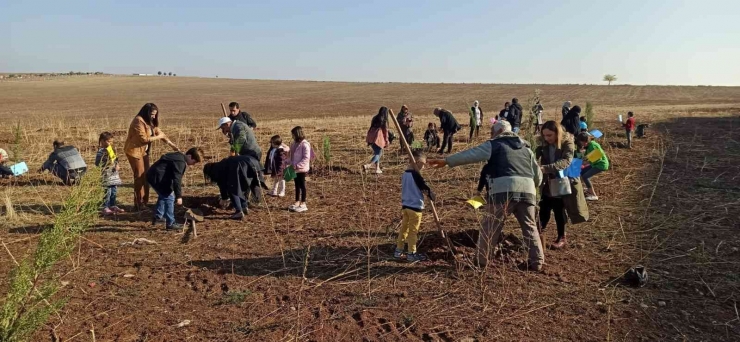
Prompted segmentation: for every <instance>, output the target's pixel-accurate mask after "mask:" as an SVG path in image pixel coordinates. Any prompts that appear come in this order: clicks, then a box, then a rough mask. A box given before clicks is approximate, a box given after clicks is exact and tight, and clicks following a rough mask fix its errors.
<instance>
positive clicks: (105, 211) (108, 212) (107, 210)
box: [100, 208, 115, 216]
mask: <svg viewBox="0 0 740 342" xmlns="http://www.w3.org/2000/svg"><path fill="white" fill-rule="evenodd" d="M100 213H101V214H103V216H110V215H113V214H115V212H114V211H113V210H111V209H110V208H103V210H101V211H100Z"/></svg>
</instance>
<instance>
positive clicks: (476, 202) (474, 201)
mask: <svg viewBox="0 0 740 342" xmlns="http://www.w3.org/2000/svg"><path fill="white" fill-rule="evenodd" d="M465 202H466V203H468V204H470V206H472V207H473V209H478V208H480V207H481V206H483V205H484V204H486V200H484V199H483V197H480V196H475V197H473V198H471V199H469V200H467V201H465Z"/></svg>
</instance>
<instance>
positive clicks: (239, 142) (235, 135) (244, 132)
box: [217, 117, 262, 161]
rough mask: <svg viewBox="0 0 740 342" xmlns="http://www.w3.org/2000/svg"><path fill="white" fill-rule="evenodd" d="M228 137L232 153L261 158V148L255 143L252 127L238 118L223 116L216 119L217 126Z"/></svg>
mask: <svg viewBox="0 0 740 342" xmlns="http://www.w3.org/2000/svg"><path fill="white" fill-rule="evenodd" d="M217 129H220V130H221V133H223V134H224V135H225V136H228V137H229V146H230V147H231V152H232V154H234V155H239V156H247V155H248V156H252V157H253V158H255V159H257V160H258V161H259V160H261V159H262V149H261V148H260V145H259V144H258V143H257V138H256V137H255V136H254V131H253V130H252V128H250V127H249V126H247V124H245V123H244V122H242V121H240V120H231V119H230V118H228V117H223V118H221V119H219V120H218V128H217Z"/></svg>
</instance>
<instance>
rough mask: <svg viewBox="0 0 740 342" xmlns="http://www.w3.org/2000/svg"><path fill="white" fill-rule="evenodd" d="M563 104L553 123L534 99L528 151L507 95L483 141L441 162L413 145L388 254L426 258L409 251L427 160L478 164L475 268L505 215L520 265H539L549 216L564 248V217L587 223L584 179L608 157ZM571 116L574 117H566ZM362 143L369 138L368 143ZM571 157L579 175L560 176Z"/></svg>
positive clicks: (478, 116)
mask: <svg viewBox="0 0 740 342" xmlns="http://www.w3.org/2000/svg"><path fill="white" fill-rule="evenodd" d="M570 105H571V104H570V102H566V104H565V105H564V109H563V113H564V115H563V118H562V120H561V122H560V123H558V122H556V121H544V120H542V112H543V111H544V107H543V106H542V105H541V104H540V103H539V102H538V103H536V104H535V107H534V108H533V112H534V113H536V115H537V121H536V122H535V130H536V132H537V133H539V136H538V140H537V142H536V143H537V146H536V147H535V148H534V149H532V148H531V145H530V142H528V141H526V140H524V139H522V138H521V137H519V136H518V132H519V129H516V130H515V128H519V127H520V126H514V125H513V124H512V118H513V121H514V124H521V122H520V121H518V118H520V117H521V114H520V113H521V106H520V105H519V104H518V101H517V99H513V100H512V102H511V104H509V103H508V102H507V104H506V107H505V108H504V109H503V110H502V111H501V112H500V114H499V116H498V118H497V120H495V121H494V124H493V125H492V127H491V139H490V140H488V141H486V142H484V143H483V144H481V145H479V146H477V147H474V148H471V149H468V150H465V151H462V152H459V153H456V154H453V155H450V156H448V157H446V158H444V159H431V160H429V161H427V159H426V157H425V156H424V155H423V152H422V151H421V150H420V149H416V150H414V151H413V158H412V159H411V161H410V164H409V168H408V170H407V171H406V172H405V173H404V174H403V176H402V181H401V183H402V186H401V189H402V190H401V191H402V193H401V202H402V223H401V228H400V230H399V233H398V237H397V241H396V242H397V243H396V250H395V253H394V255H395V256H396V257H397V258H403V257H405V258H406V259H407V260H409V261H419V260H426V256H424V255H423V254H422V253H419V252H418V251H417V246H416V242H417V233H418V231H419V229H420V223H421V212H422V210H423V209H424V194H425V193H426V194H427V196H428V197H429V198H430V199H432V200H434V197H435V195H434V193H433V192H432V190H431V189H430V188H429V186H428V185H427V183H426V182H425V181H424V178H423V177H422V176H421V173H420V172H419V171H420V170H421V169H423V168H424V166H425V165H427V164H428V165H430V166H431V167H434V168H440V167H445V166H447V167H457V166H461V165H466V164H475V163H481V162H485V163H486V164H485V165H484V166H483V168H482V170H481V177H480V181H479V184H478V192H481V191H482V190H483V189H484V188H485V189H486V190H487V196H486V214H485V215H484V219H483V222H482V226H481V231H480V235H479V239H478V244H477V246H478V247H477V252H476V261H477V263H478V264H479V265H481V266H483V265H486V264H487V263H488V262H489V261H490V259H491V257H492V255H493V253H494V247H495V246H497V245H498V242H499V241H500V239H501V237H502V229H503V225H504V221H505V219H506V217H507V216H509V215H512V214H513V215H514V217H515V218H516V219H517V221H518V222H519V225H520V227H521V229H522V235H523V237H524V241H525V243H526V244H527V247H528V251H529V256H528V260H527V262H525V263H523V264H522V265H520V267H521V268H522V269H526V270H533V271H539V270H541V269H542V267H543V265H544V262H545V259H544V252H543V246H544V245H545V242H544V241H543V240H542V238H541V237H542V233H543V232H544V231H545V230H546V228H547V226H548V224H549V222H550V218H551V217H552V216H554V217H555V224H556V230H557V237H556V239H555V241H554V242H553V243H552V244H551V245H550V246H551V248H552V249H554V250H558V249H562V248H564V247H565V246H566V245H567V235H566V229H565V228H566V224H567V221H568V220H570V222H571V223H572V224H578V223H582V222H585V221H587V220H588V219H589V212H588V204H587V201H596V200H598V196H596V192H595V190H594V186H593V183H592V182H591V178H592V177H594V176H595V175H596V174H598V173H600V172H603V171H606V170H608V169H609V159H608V157H607V156H606V153H605V152H604V151H603V149H602V148H601V146H600V145H599V143H598V142H597V141H595V138H594V137H593V136H592V135H591V134H590V133H589V132H588V128H587V125H586V122H585V120H584V118H582V117H580V107H578V106H574V107H573V108H570ZM566 107H567V108H566ZM383 108H385V107H383ZM382 110H383V109H381V111H382ZM440 112H441V111H440V110H439V109H435V110H434V113H435V115H437V116H440V115H439V113H440ZM482 116H483V111H482V110H481V109H480V107H479V103H478V101H476V102H475V103H474V104H473V106H472V107H471V116H470V120H471V121H470V123H471V132H470V138H472V136H473V134H474V133H475V132H476V131H477V130H478V129H479V128H478V126H479V125H478V123H479V121H478V120H481V122H482ZM628 116H629V117H630V119H628V121H627V122H626V123H625V124H624V127H625V129H627V132H628V137H629V133H631V132H630V129H631V128H633V127H634V118H633V117H634V114H633V113H632V112H630V113H629V114H628ZM574 117H575V118H576V120H572V118H574ZM630 120H631V121H630ZM474 124H475V127H474V126H473V125H474ZM431 128H432V127H431V125H430V129H431ZM371 130H372V128H371ZM368 143H371V142H370V141H369V140H368ZM594 151H596V153H594ZM574 159H579V160H580V161H581V164H582V165H583V166H582V167H581V168H580V170H579V173H580V174H579V175H578V176H572V175H566V174H565V173H564V172H565V171H566V170H567V169H568V168H570V167H571V163H573V161H574ZM538 193H539V194H540V197H539V200H538ZM537 207H539V217H538V215H537V210H536V209H537Z"/></svg>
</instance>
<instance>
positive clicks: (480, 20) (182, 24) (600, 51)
mask: <svg viewBox="0 0 740 342" xmlns="http://www.w3.org/2000/svg"><path fill="white" fill-rule="evenodd" d="M738 61H740V1H738V0H702V1H698V0H694V1H689V0H686V1H684V0H662V1H661V0H654V1H653V0H648V1H645V0H639V1H637V0H623V1H605V0H588V1H585V0H584V1H582V0H572V1H566V0H513V1H497V0H488V1H478V0H468V1H435V0H427V1H417V0H408V1H399V0H393V1H386V0H374V1H373V0H371V1H351V0H350V1H347V0H345V1H334V0H332V1H322V0H312V1H295V0H293V1H277V0H276V1H269V2H268V1H250V0H246V1H219V0H211V1H193V0H163V1H143V0H130V1H113V0H94V1H76V0H70V1H58V0H40V1H37V0H0V72H67V71H89V72H93V71H102V72H106V73H115V74H131V73H156V72H157V71H164V72H173V73H176V74H178V75H179V76H199V77H215V76H218V77H223V78H249V79H286V80H324V81H363V82H365V81H366V82H431V83H438V82H445V83H550V84H570V83H588V84H600V83H604V82H602V78H603V76H604V75H605V74H614V75H616V76H617V78H618V80H617V82H616V83H617V84H635V85H637V84H669V85H677V84H687V85H736V86H737V85H740V67H738Z"/></svg>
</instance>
